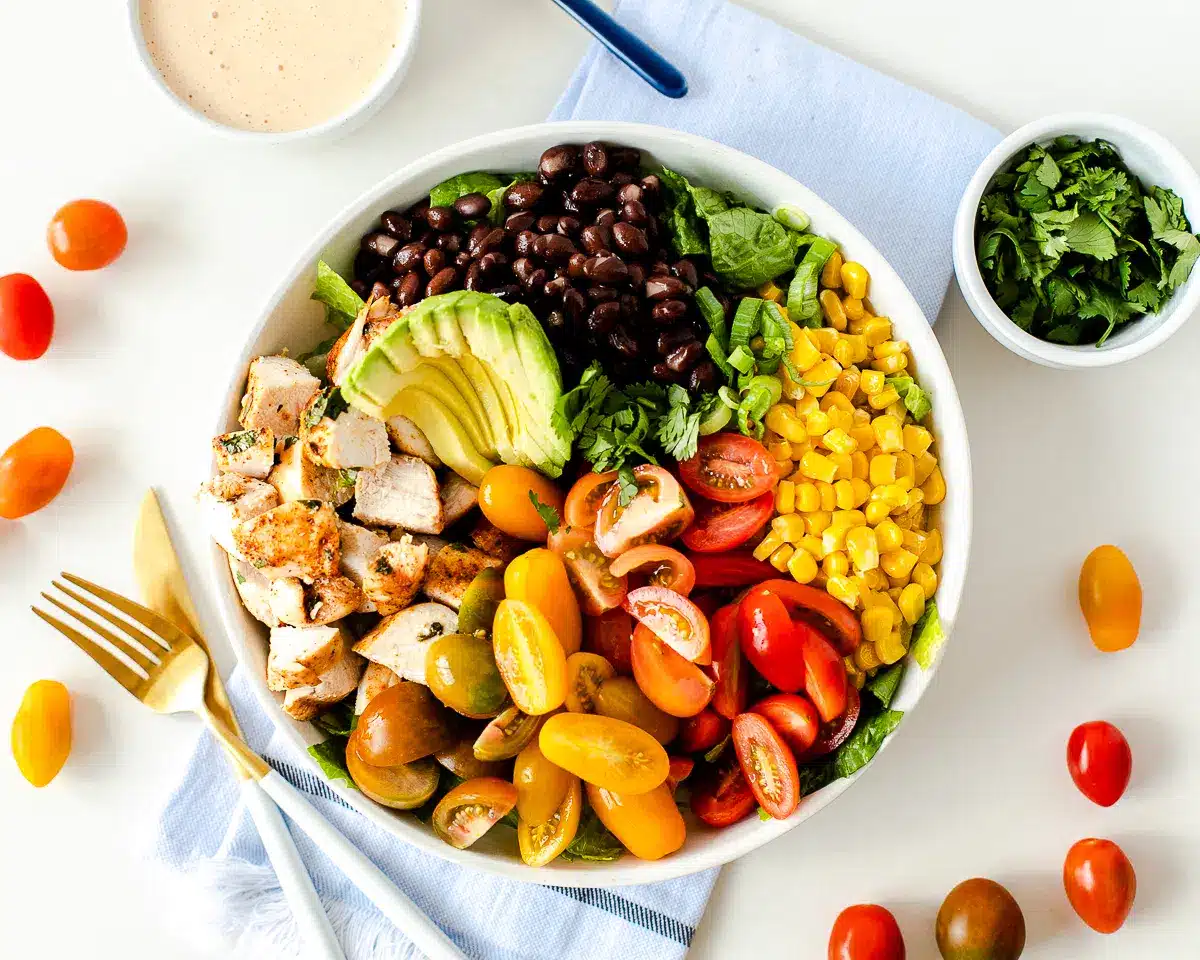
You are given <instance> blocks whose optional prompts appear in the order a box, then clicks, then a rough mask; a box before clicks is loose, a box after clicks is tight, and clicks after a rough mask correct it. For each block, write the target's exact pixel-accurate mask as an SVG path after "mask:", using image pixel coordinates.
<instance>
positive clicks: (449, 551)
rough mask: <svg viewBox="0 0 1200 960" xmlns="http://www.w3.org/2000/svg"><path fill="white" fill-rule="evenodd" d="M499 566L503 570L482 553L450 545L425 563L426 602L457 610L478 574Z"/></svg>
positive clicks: (458, 545)
mask: <svg viewBox="0 0 1200 960" xmlns="http://www.w3.org/2000/svg"><path fill="white" fill-rule="evenodd" d="M500 566H503V563H502V562H501V561H500V560H498V559H497V558H496V557H489V556H488V555H487V554H486V553H484V552H483V551H482V550H477V549H475V547H467V546H464V545H463V544H461V543H452V544H450V546H448V547H446V549H445V550H442V551H440V552H439V553H438V555H437V556H436V557H434V558H433V559H432V560H431V561H429V572H428V573H427V574H425V585H424V587H422V589H423V590H424V592H425V596H427V597H429V599H430V600H438V601H440V602H441V603H445V604H448V605H449V606H451V607H453V608H454V609H455V610H457V609H458V608H459V605H460V604H461V603H462V598H463V594H464V593H466V592H467V587H469V586H470V585H471V581H472V580H474V579H475V577H476V576H477V575H478V574H479V572H480V571H481V570H486V569H487V568H488V567H500Z"/></svg>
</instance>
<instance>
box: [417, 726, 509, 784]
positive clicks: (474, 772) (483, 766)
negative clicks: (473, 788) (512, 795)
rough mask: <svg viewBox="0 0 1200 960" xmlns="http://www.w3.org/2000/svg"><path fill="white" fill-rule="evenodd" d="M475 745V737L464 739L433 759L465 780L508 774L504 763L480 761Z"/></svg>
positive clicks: (440, 752)
mask: <svg viewBox="0 0 1200 960" xmlns="http://www.w3.org/2000/svg"><path fill="white" fill-rule="evenodd" d="M474 745H475V737H474V735H472V736H468V737H464V738H463V739H461V740H459V741H458V743H456V744H454V746H452V747H447V748H446V749H445V750H439V751H438V752H437V753H435V754H434V755H433V759H434V760H436V761H437V762H438V763H439V764H440V765H441V766H443V767H445V768H446V769H447V770H449V771H450V772H451V773H452V774H454V775H455V776H456V777H460V778H461V779H463V780H474V779H475V778H476V777H502V776H504V774H505V773H507V772H508V765H507V764H506V763H504V762H503V761H500V760H480V759H479V758H478V757H477V756H475V748H474Z"/></svg>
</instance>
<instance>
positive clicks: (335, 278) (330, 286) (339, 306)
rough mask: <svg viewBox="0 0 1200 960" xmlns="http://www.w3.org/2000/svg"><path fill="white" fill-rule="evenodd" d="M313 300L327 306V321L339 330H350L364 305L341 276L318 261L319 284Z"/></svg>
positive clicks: (314, 286) (317, 283) (327, 265)
mask: <svg viewBox="0 0 1200 960" xmlns="http://www.w3.org/2000/svg"><path fill="white" fill-rule="evenodd" d="M310 299H312V300H319V301H320V302H321V303H323V304H325V319H326V321H328V322H329V323H331V324H332V325H333V326H335V327H337V328H338V329H339V330H348V329H349V328H350V326H351V325H352V324H353V323H354V319H355V317H357V316H358V311H360V310H361V309H362V308H363V306H364V304H363V299H362V297H360V296H359V295H358V294H357V293H355V292H354V291H353V290H352V289H351V288H350V284H348V283H347V282H346V281H345V280H343V279H342V277H341V275H340V274H339V273H338V272H337V271H336V270H334V269H333V267H331V266H330V265H329V264H327V263H326V262H325V261H324V260H319V261H317V282H316V283H315V284H314V285H313V292H312V297H311V298H310Z"/></svg>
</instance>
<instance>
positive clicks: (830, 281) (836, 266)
mask: <svg viewBox="0 0 1200 960" xmlns="http://www.w3.org/2000/svg"><path fill="white" fill-rule="evenodd" d="M841 285H842V253H841V251H840V250H834V251H833V253H831V254H830V255H829V259H828V260H826V261H825V266H824V268H823V269H822V270H821V286H823V287H828V288H829V289H830V290H837V289H838V288H839V287H841Z"/></svg>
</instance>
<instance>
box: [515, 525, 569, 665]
mask: <svg viewBox="0 0 1200 960" xmlns="http://www.w3.org/2000/svg"><path fill="white" fill-rule="evenodd" d="M504 595H505V596H506V597H508V598H509V599H510V600H524V601H525V602H526V603H528V604H531V605H532V606H534V607H536V608H537V609H538V610H539V611H540V612H541V614H542V616H544V617H545V618H546V619H547V620H548V621H550V626H551V627H552V628H553V630H554V636H556V637H557V638H558V642H559V643H560V644H561V645H562V648H563V653H565V654H566V655H567V656H570V655H571V654H573V653H575V652H576V651H577V650H578V649H579V645H580V644H581V643H582V642H583V618H582V617H581V616H580V614H579V601H578V600H576V599H575V591H574V590H572V589H571V580H570V578H569V577H568V576H567V568H566V566H564V565H563V561H562V557H560V556H559V555H558V554H557V553H555V552H554V551H553V550H547V549H546V548H545V547H537V548H535V549H533V550H530V551H529V552H528V553H523V554H521V556H519V557H517V558H516V559H515V560H513V562H512V563H510V564H509V565H508V569H506V570H505V571H504Z"/></svg>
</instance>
